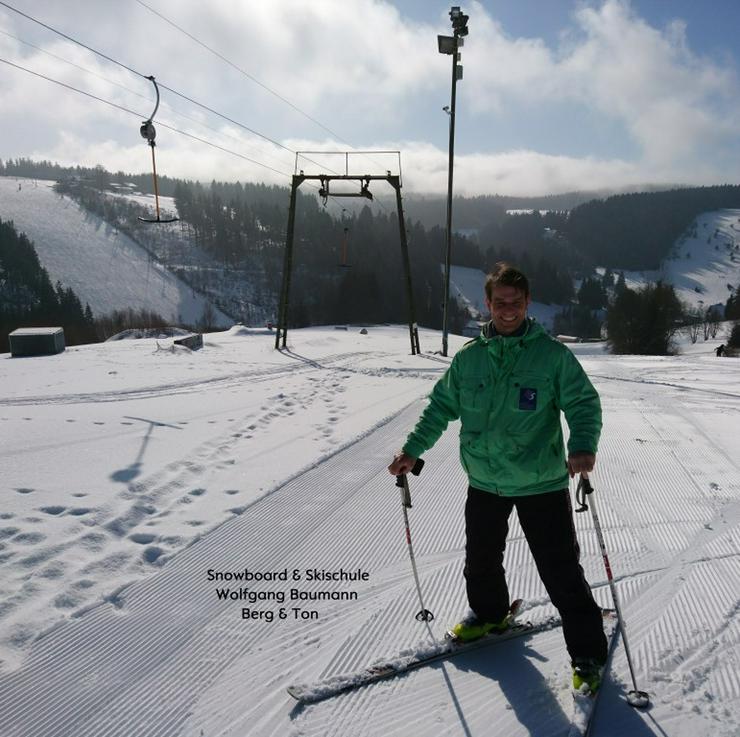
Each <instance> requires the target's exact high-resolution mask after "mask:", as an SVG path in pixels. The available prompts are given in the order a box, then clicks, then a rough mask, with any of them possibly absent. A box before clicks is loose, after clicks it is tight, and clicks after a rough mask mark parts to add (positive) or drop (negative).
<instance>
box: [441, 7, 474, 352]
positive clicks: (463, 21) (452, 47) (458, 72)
mask: <svg viewBox="0 0 740 737" xmlns="http://www.w3.org/2000/svg"><path fill="white" fill-rule="evenodd" d="M468 19H469V16H467V15H465V13H463V12H462V10H460V6H459V5H453V6H452V7H451V8H450V21H451V22H452V32H453V35H452V36H437V48H438V50H439V53H440V54H447V55H449V56H452V94H451V96H450V105H449V107H448V106H447V105H445V107H443V108H442V109H443V110H444V111H445V112H446V113H447V114H448V115H449V116H450V144H449V164H448V169H447V230H446V236H445V237H446V256H445V293H444V306H443V314H442V355H443V356H446V355H447V312H448V307H449V301H450V258H451V249H452V171H453V161H454V158H455V93H456V88H457V82H458V80H461V79H462V78H463V68H462V64H460V63H459V62H460V59H461V54H460V52H459V49H460V48H461V47H462V45H463V43H464V38H463V37H464V36H467V35H468Z"/></svg>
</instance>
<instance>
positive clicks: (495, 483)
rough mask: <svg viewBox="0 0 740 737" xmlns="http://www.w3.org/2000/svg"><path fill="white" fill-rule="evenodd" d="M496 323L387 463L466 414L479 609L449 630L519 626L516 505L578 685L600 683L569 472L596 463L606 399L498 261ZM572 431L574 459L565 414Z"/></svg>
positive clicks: (595, 622)
mask: <svg viewBox="0 0 740 737" xmlns="http://www.w3.org/2000/svg"><path fill="white" fill-rule="evenodd" d="M485 293H486V298H485V302H486V307H487V309H488V310H489V311H490V313H491V321H490V322H488V323H486V325H485V326H484V327H483V329H482V331H481V334H480V336H479V337H477V338H475V339H474V340H471V341H469V342H468V343H466V344H465V346H464V347H463V348H462V349H461V350H460V351H458V353H457V354H456V355H455V357H454V358H453V359H452V363H451V365H450V367H449V368H448V369H447V371H446V372H445V374H444V376H442V378H441V379H440V380H439V381H438V382H437V384H436V385H435V387H434V389H433V390H432V393H431V395H430V397H429V404H428V405H427V407H426V408H425V410H424V412H423V413H422V415H421V418H420V419H419V421H418V423H417V425H416V427H415V428H414V430H413V431H412V432H411V433H410V434H409V436H408V437H407V439H406V443H405V444H404V446H403V449H402V450H401V452H400V453H399V454H397V455H396V456H395V457H394V459H393V462H392V463H391V464H390V466H389V467H388V470H389V471H390V472H391V473H392V474H394V475H400V474H405V473H408V472H409V471H410V470H411V469H412V468H413V466H414V464H415V463H416V460H417V458H418V457H419V456H421V455H422V454H423V453H424V452H425V451H427V450H429V449H430V448H431V447H432V446H433V445H434V444H435V443H436V442H437V440H438V439H439V437H440V436H441V435H442V433H443V432H444V430H445V428H446V427H447V424H448V423H449V422H450V421H452V420H456V419H458V418H460V419H461V421H462V427H461V430H460V461H461V463H462V466H463V468H464V469H465V471H466V473H467V475H468V481H469V488H468V496H467V503H466V506H465V533H466V545H465V569H464V575H465V581H466V589H467V595H468V603H469V605H470V611H469V612H468V614H467V615H466V616H465V618H463V620H462V621H460V622H459V623H458V624H456V625H455V626H454V627H453V628H452V629H451V630H450V631H451V633H452V634H453V635H454V636H455V637H457V638H458V639H460V640H464V641H468V640H474V639H477V638H479V637H482V636H483V635H486V634H488V633H489V632H491V631H493V630H503V629H506V627H507V626H508V625H509V624H510V621H511V618H510V617H509V616H508V610H509V606H510V601H509V590H508V587H507V585H506V579H505V574H504V568H503V558H504V548H505V545H506V535H507V533H508V530H509V524H508V520H509V515H510V514H511V511H512V509H513V508H514V507H516V510H517V513H518V516H519V521H520V523H521V526H522V530H523V531H524V535H525V537H526V539H527V543H528V544H529V548H530V550H531V551H532V555H533V557H534V560H535V563H536V564H537V570H538V571H539V574H540V577H541V578H542V582H543V583H544V585H545V588H546V589H547V592H548V594H549V596H550V599H551V600H552V603H553V604H554V605H555V607H557V609H558V611H559V612H560V616H561V618H562V622H563V634H564V637H565V642H566V647H567V649H568V653H569V655H570V657H571V661H572V665H573V685H574V687H575V688H576V689H578V688H580V687H581V685H582V684H584V683H586V684H587V685H588V688H589V689H590V690H591V691H596V689H598V687H599V684H600V681H601V673H602V671H603V666H604V663H605V661H606V656H607V641H606V636H605V635H604V630H603V626H602V616H601V609H600V607H599V606H598V604H596V602H595V601H594V598H593V596H592V594H591V589H590V588H589V585H588V583H587V582H586V579H585V577H584V574H583V569H582V568H581V565H580V563H579V558H580V549H579V547H578V541H577V539H576V533H575V526H574V524H573V515H572V507H571V502H570V494H569V491H568V475H569V474H570V477H571V478H572V477H573V476H575V475H576V474H578V473H581V472H589V471H591V470H592V469H593V467H594V463H595V461H596V450H597V445H598V441H599V435H600V432H601V404H600V401H599V395H598V394H597V392H596V390H595V389H594V387H593V386H592V385H591V382H590V381H589V379H588V377H587V376H586V374H585V372H584V371H583V369H582V368H581V365H580V364H579V362H578V360H577V359H576V357H575V356H574V355H573V353H572V352H571V351H570V350H569V349H568V348H566V347H565V346H564V345H563V344H561V343H559V342H558V341H557V340H555V339H554V338H551V337H550V336H549V335H547V333H545V331H544V330H543V328H542V327H541V326H540V325H538V324H537V323H536V322H535V321H534V320H533V319H531V318H527V306H528V305H529V303H530V301H531V300H530V293H529V283H528V281H527V278H526V276H525V275H524V274H522V273H521V272H520V271H518V270H517V269H515V268H513V267H512V266H510V265H509V264H506V263H499V264H496V267H495V269H494V271H493V272H492V273H491V274H489V275H488V277H487V279H486V284H485ZM561 411H562V412H564V413H565V418H566V421H567V422H568V427H569V429H570V438H569V441H568V458H567V461H566V457H565V448H564V444H563V435H562V430H561V425H560V412H561Z"/></svg>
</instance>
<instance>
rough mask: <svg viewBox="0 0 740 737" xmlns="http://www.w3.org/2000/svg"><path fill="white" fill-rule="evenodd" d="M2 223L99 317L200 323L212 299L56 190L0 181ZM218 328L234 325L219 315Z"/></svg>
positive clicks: (25, 181)
mask: <svg viewBox="0 0 740 737" xmlns="http://www.w3.org/2000/svg"><path fill="white" fill-rule="evenodd" d="M0 218H3V219H4V220H11V221H13V222H14V223H15V226H16V228H17V229H18V230H19V231H22V232H24V233H25V234H26V235H27V236H28V237H29V238H30V239H31V240H32V241H33V243H34V245H35V247H36V252H37V253H38V258H39V261H40V262H41V264H42V266H44V268H45V269H46V270H47V271H48V272H49V276H50V278H51V280H52V282H56V281H60V282H61V283H62V284H64V285H65V286H67V287H71V288H72V289H73V290H74V292H75V293H76V294H77V295H78V296H79V298H80V300H82V302H83V303H85V302H86V303H88V304H89V305H90V307H91V309H92V311H93V313H94V314H95V315H96V316H99V315H102V314H105V313H109V312H112V311H113V310H123V309H128V308H134V309H137V310H139V309H146V310H150V311H153V312H156V313H158V314H160V315H162V316H163V317H164V318H165V319H168V320H172V321H173V322H183V323H187V324H195V323H196V322H197V321H198V320H199V319H200V317H201V315H202V314H203V311H204V309H205V307H206V304H207V302H206V300H205V299H204V298H203V297H201V296H200V295H198V294H196V293H194V292H193V290H192V289H191V288H190V287H189V286H188V285H187V284H185V283H184V282H183V281H181V280H180V279H178V278H177V277H176V276H174V275H173V274H172V273H171V272H169V271H167V270H166V269H164V268H163V267H162V266H161V265H160V264H158V263H157V262H156V261H153V260H152V258H151V257H150V256H149V254H147V252H146V251H145V250H144V249H143V248H141V247H140V246H138V245H137V244H136V243H135V242H134V241H132V240H131V239H130V238H129V237H127V236H126V235H124V234H123V233H120V232H118V231H117V230H116V229H115V228H113V227H112V226H111V225H110V224H108V223H106V222H105V221H104V220H102V219H101V218H99V217H97V216H95V215H92V214H91V213H89V212H88V211H86V210H83V209H82V208H81V207H80V206H79V205H78V204H77V203H76V202H74V201H73V200H71V199H69V198H67V197H62V196H60V195H58V194H57V193H56V192H54V190H53V188H52V183H51V182H47V181H39V182H36V181H33V180H28V179H18V178H16V177H0ZM216 320H217V324H219V325H222V326H228V325H231V324H233V322H234V321H233V319H232V318H230V317H228V316H227V315H225V314H223V313H221V312H218V311H216Z"/></svg>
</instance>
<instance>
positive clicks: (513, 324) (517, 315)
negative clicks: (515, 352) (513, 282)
mask: <svg viewBox="0 0 740 737" xmlns="http://www.w3.org/2000/svg"><path fill="white" fill-rule="evenodd" d="M529 302H530V299H529V297H525V296H524V292H523V291H522V290H521V289H517V288H516V287H507V286H503V285H501V284H498V285H496V286H494V287H493V289H492V294H491V299H490V300H489V299H488V297H487V296H486V307H488V309H489V310H490V312H491V320H493V327H495V328H496V332H497V333H499V334H500V335H511V333H514V332H516V331H517V330H518V329H519V326H520V325H521V324H522V322H523V321H524V318H525V317H526V316H527V305H529Z"/></svg>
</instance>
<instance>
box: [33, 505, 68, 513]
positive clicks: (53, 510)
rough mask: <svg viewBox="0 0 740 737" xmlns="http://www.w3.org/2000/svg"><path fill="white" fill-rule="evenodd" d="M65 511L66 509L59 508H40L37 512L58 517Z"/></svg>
mask: <svg viewBox="0 0 740 737" xmlns="http://www.w3.org/2000/svg"><path fill="white" fill-rule="evenodd" d="M66 509H67V507H59V506H52V507H41V508H40V509H39V512H44V513H45V514H52V515H58V514H61V513H62V512H64V511H65V510H66Z"/></svg>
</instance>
